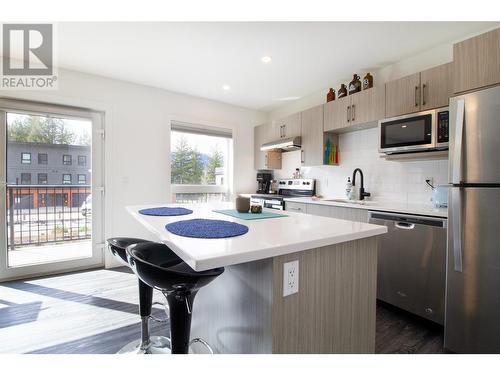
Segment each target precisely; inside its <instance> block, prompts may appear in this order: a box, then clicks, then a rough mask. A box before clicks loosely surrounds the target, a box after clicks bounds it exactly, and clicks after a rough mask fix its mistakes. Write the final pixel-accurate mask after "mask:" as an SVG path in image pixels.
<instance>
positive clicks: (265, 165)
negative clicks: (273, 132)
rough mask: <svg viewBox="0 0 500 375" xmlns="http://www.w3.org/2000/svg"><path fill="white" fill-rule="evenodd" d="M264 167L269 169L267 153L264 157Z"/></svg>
mask: <svg viewBox="0 0 500 375" xmlns="http://www.w3.org/2000/svg"><path fill="white" fill-rule="evenodd" d="M264 167H267V152H266V154H265V155H264Z"/></svg>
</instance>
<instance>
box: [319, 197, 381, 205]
mask: <svg viewBox="0 0 500 375" xmlns="http://www.w3.org/2000/svg"><path fill="white" fill-rule="evenodd" d="M323 200H324V201H325V202H336V203H348V204H359V205H361V206H373V205H376V204H377V202H374V201H366V200H362V201H357V200H351V199H342V198H337V199H323Z"/></svg>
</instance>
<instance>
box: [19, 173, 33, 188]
mask: <svg viewBox="0 0 500 375" xmlns="http://www.w3.org/2000/svg"><path fill="white" fill-rule="evenodd" d="M21 185H31V173H21Z"/></svg>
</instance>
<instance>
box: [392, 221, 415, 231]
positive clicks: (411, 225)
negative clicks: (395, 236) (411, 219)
mask: <svg viewBox="0 0 500 375" xmlns="http://www.w3.org/2000/svg"><path fill="white" fill-rule="evenodd" d="M394 226H395V227H396V228H399V229H406V230H411V229H415V224H414V223H406V222H404V221H397V222H395V223H394Z"/></svg>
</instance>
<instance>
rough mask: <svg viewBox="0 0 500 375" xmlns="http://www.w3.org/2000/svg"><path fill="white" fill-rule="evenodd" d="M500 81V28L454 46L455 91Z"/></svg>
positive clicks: (494, 83)
mask: <svg viewBox="0 0 500 375" xmlns="http://www.w3.org/2000/svg"><path fill="white" fill-rule="evenodd" d="M498 83H500V28H498V29H495V30H493V31H490V32H487V33H484V34H481V35H478V36H476V37H474V38H471V39H467V40H464V41H463V42H460V43H457V44H455V45H454V46H453V91H454V92H455V93H459V92H464V91H469V90H475V89H478V88H481V87H486V86H491V85H496V84H498Z"/></svg>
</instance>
